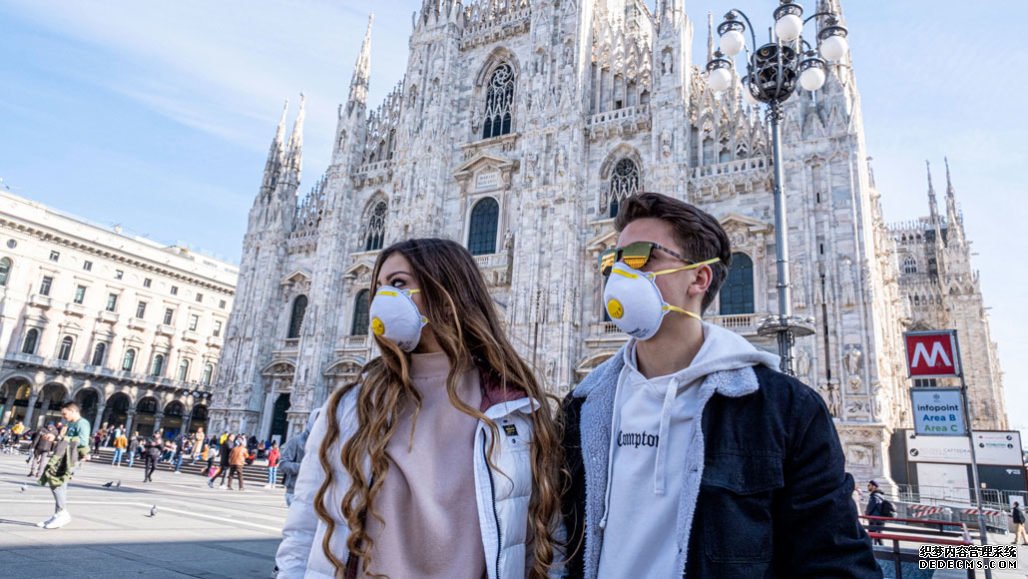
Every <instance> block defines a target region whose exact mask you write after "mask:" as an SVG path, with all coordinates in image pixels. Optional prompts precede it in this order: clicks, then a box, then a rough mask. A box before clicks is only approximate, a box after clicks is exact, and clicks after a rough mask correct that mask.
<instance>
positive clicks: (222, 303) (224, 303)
mask: <svg viewBox="0 0 1028 579" xmlns="http://www.w3.org/2000/svg"><path fill="white" fill-rule="evenodd" d="M226 305H227V303H226V302H225V300H221V301H220V302H218V307H219V308H221V309H225V306H226Z"/></svg>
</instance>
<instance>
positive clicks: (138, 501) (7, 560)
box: [0, 455, 286, 579]
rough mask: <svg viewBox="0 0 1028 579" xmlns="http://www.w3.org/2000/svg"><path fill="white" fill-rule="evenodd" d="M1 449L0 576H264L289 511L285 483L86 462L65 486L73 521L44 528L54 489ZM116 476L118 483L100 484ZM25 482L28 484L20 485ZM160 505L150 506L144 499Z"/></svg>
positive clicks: (27, 578)
mask: <svg viewBox="0 0 1028 579" xmlns="http://www.w3.org/2000/svg"><path fill="white" fill-rule="evenodd" d="M27 472H28V465H27V464H25V458H24V456H22V457H18V456H16V455H0V577H11V578H18V579H32V578H37V577H39V578H42V577H47V578H54V577H68V578H76V579H78V578H82V579H86V578H93V577H96V578H101V577H102V578H105V579H110V578H111V577H134V576H146V577H151V578H154V579H157V578H162V579H163V578H172V577H204V578H211V579H214V578H220V577H246V578H259V577H270V574H271V570H272V568H273V567H274V565H275V563H274V557H275V550H276V549H277V548H278V542H279V538H280V536H281V535H280V533H281V529H282V524H283V522H284V521H285V515H286V506H285V501H284V500H283V498H282V494H283V491H282V489H275V490H272V489H264V488H260V486H259V485H252V486H251V485H249V484H248V486H247V487H246V491H244V492H242V493H240V492H238V491H227V490H219V489H209V488H207V484H206V479H204V478H203V477H200V476H196V475H189V474H180V475H174V474H171V473H169V472H162V471H158V472H156V473H155V474H154V482H153V483H145V484H144V483H143V482H142V479H143V471H142V470H141V469H131V470H130V469H127V468H114V467H112V466H110V465H109V464H100V463H97V462H89V463H86V464H85V465H83V466H82V467H81V468H80V469H79V472H78V473H77V474H76V476H75V479H74V480H73V481H72V483H71V488H70V490H69V493H68V499H69V501H68V502H69V508H68V510H69V511H70V512H71V514H72V517H73V518H72V521H71V523H69V524H68V525H67V526H66V527H64V528H62V529H55V530H44V529H41V528H38V527H36V526H35V525H36V523H37V522H39V521H42V520H44V519H46V518H47V517H48V516H50V515H51V514H52V513H53V509H54V501H53V495H52V494H51V493H50V490H49V489H48V488H46V487H41V486H39V485H38V484H36V481H35V479H30V478H28V477H26V476H25V474H26V473H27ZM118 480H121V488H120V489H117V490H115V489H111V490H108V489H105V488H103V486H102V485H103V484H104V483H106V482H108V481H118ZM22 485H25V490H21V487H22ZM153 505H156V506H157V514H156V516H153V517H150V516H149V514H150V509H151V507H152V506H153Z"/></svg>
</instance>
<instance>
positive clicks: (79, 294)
mask: <svg viewBox="0 0 1028 579" xmlns="http://www.w3.org/2000/svg"><path fill="white" fill-rule="evenodd" d="M74 301H75V303H77V304H81V303H82V302H84V301H86V286H84V285H80V286H78V287H76V288H75V300H74Z"/></svg>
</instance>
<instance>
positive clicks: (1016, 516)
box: [1010, 501, 1028, 545]
mask: <svg viewBox="0 0 1028 579" xmlns="http://www.w3.org/2000/svg"><path fill="white" fill-rule="evenodd" d="M1010 517H1011V518H1012V519H1013V520H1014V542H1013V543H1011V544H1012V545H1016V544H1017V540H1018V539H1020V540H1021V544H1022V545H1028V536H1026V535H1025V532H1024V511H1022V510H1021V504H1020V503H1018V502H1016V501H1015V502H1014V507H1013V508H1012V509H1010Z"/></svg>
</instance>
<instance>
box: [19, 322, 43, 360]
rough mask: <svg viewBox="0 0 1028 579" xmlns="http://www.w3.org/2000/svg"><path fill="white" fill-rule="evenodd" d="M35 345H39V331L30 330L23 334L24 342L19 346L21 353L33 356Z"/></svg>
mask: <svg viewBox="0 0 1028 579" xmlns="http://www.w3.org/2000/svg"><path fill="white" fill-rule="evenodd" d="M37 343H39V330H37V329H35V328H32V329H31V330H29V331H28V333H26V334H25V342H23V343H22V345H21V353H22V354H35V353H36V344H37Z"/></svg>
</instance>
